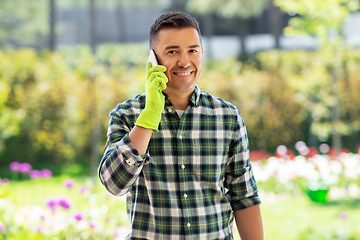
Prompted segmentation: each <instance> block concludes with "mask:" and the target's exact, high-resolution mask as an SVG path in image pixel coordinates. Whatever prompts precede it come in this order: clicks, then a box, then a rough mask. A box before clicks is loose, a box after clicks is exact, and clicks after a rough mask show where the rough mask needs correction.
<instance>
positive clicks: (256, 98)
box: [0, 44, 360, 166]
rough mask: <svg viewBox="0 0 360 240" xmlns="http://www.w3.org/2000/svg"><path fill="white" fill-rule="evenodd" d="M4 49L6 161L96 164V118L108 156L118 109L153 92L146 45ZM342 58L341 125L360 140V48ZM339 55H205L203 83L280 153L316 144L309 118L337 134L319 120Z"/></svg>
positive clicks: (254, 140) (323, 132) (253, 142)
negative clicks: (281, 148) (147, 88)
mask: <svg viewBox="0 0 360 240" xmlns="http://www.w3.org/2000/svg"><path fill="white" fill-rule="evenodd" d="M0 55H1V58H0V61H1V64H0V86H1V88H0V91H2V94H1V98H0V124H2V123H4V124H5V125H4V124H3V125H1V130H0V131H1V138H0V143H1V144H2V145H3V149H2V150H1V152H0V164H2V165H3V164H7V163H9V162H11V161H19V162H22V161H27V162H29V163H31V164H35V165H36V164H39V163H44V162H46V163H50V162H51V163H55V164H64V166H71V164H75V163H82V164H85V165H87V164H89V163H90V154H91V148H92V136H91V134H92V128H93V126H94V124H98V123H101V138H102V139H101V145H100V146H98V151H99V153H101V154H102V151H103V147H104V144H105V141H106V129H107V125H108V114H109V112H110V110H111V109H112V108H114V107H115V106H116V104H117V103H119V102H122V101H124V100H126V99H128V98H132V97H134V96H135V95H136V94H139V93H142V92H143V91H144V78H145V64H144V63H145V62H146V59H147V46H146V45H145V44H141V45H115V44H114V45H102V46H99V48H98V49H97V51H96V56H93V55H92V54H91V51H90V49H89V48H88V47H85V46H80V47H77V48H72V49H63V50H61V51H60V52H55V53H50V52H42V53H36V52H35V51H33V50H30V49H23V50H18V51H14V50H7V51H3V52H0ZM339 58H341V63H342V64H341V69H342V72H343V73H344V74H342V75H341V76H342V78H339V86H340V88H339V89H338V90H339V100H340V103H341V128H339V129H340V130H341V133H342V134H343V135H350V136H355V137H356V136H358V135H357V134H359V130H360V121H359V119H360V116H359V114H360V112H359V111H360V110H359V108H357V107H356V106H358V105H359V104H360V96H359V94H357V93H358V92H359V91H360V81H359V79H360V72H359V71H358V69H359V68H360V51H354V50H353V51H344V52H343V54H342V55H340V56H339ZM329 59H330V58H329V56H328V55H326V53H325V52H323V51H315V52H308V51H269V52H262V53H259V54H258V55H257V58H256V59H255V60H249V61H247V62H240V61H238V60H236V59H234V58H229V59H227V60H221V61H220V60H218V61H215V60H205V61H204V66H203V74H202V80H200V82H199V85H200V88H202V89H203V90H206V91H209V92H210V93H212V94H213V95H215V96H219V97H221V98H223V99H225V100H227V101H230V102H232V103H234V104H235V105H236V106H237V107H238V108H239V110H240V112H241V114H242V116H243V118H244V120H245V123H246V126H247V130H248V135H249V139H250V147H251V149H252V150H255V149H260V148H266V149H268V150H269V151H271V150H273V149H275V148H276V147H277V146H278V145H279V144H284V145H287V146H294V143H295V142H296V141H299V140H304V141H306V139H307V134H308V133H307V131H308V118H309V116H312V118H313V119H314V121H313V123H312V126H311V129H312V131H313V133H314V134H316V135H317V136H318V137H320V138H321V139H322V140H326V138H324V136H325V137H326V136H328V135H329V134H330V133H329V131H328V129H327V128H324V127H323V126H326V124H325V125H324V124H323V125H321V127H319V126H318V125H317V124H318V123H326V122H327V121H328V120H327V118H328V116H329V114H330V110H329V109H330V108H331V106H332V104H333V98H332V97H331V95H329V94H328V92H327V89H328V87H329V82H330V77H329V74H328V72H327V71H326V69H327V67H328V65H327V64H328V61H329ZM4 126H6V127H4ZM3 132H7V134H4V133H3ZM330 144H331V143H330ZM355 144H356V143H355ZM349 147H350V146H349ZM351 147H352V146H351ZM99 160H100V159H99Z"/></svg>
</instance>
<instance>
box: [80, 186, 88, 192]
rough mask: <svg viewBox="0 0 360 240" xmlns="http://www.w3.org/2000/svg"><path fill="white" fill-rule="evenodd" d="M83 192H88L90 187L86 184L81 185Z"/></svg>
mask: <svg viewBox="0 0 360 240" xmlns="http://www.w3.org/2000/svg"><path fill="white" fill-rule="evenodd" d="M79 191H80V192H81V193H86V192H88V191H89V189H88V188H87V187H86V186H85V185H82V186H81V187H80V190H79Z"/></svg>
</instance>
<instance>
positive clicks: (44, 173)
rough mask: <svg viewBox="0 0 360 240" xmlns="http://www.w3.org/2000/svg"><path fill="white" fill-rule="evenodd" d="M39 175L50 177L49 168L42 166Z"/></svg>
mask: <svg viewBox="0 0 360 240" xmlns="http://www.w3.org/2000/svg"><path fill="white" fill-rule="evenodd" d="M41 175H42V176H43V177H44V178H51V177H52V175H53V174H52V172H51V171H50V170H49V169H46V168H44V169H43V170H41Z"/></svg>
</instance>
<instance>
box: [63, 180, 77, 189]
mask: <svg viewBox="0 0 360 240" xmlns="http://www.w3.org/2000/svg"><path fill="white" fill-rule="evenodd" d="M75 184H76V182H75V181H74V180H73V179H70V178H69V179H66V180H64V181H63V185H64V186H65V187H67V188H72V187H74V186H75Z"/></svg>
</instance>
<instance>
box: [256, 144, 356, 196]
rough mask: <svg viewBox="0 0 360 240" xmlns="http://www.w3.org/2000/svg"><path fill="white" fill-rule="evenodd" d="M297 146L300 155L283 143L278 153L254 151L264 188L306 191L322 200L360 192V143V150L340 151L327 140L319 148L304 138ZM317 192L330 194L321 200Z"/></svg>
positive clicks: (291, 191) (261, 183)
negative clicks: (315, 194)
mask: <svg viewBox="0 0 360 240" xmlns="http://www.w3.org/2000/svg"><path fill="white" fill-rule="evenodd" d="M295 148H296V150H297V151H298V153H299V154H297V155H296V154H295V153H294V151H293V150H288V149H287V148H286V147H285V146H283V145H281V146H279V147H278V148H277V151H276V154H275V156H270V155H268V154H267V153H266V152H265V151H260V152H255V153H254V152H252V153H251V155H252V157H253V159H254V158H255V160H253V161H252V165H253V171H254V175H255V178H256V180H257V182H258V184H259V188H260V189H262V190H264V191H266V192H269V191H270V192H274V193H276V194H279V193H298V192H299V191H301V192H306V193H307V194H308V195H309V197H310V198H311V199H312V200H314V201H318V202H326V201H327V200H328V199H332V200H340V199H344V198H349V197H350V198H356V197H359V196H360V188H359V186H360V178H359V176H360V154H359V152H360V150H359V149H360V145H358V146H357V149H358V151H359V152H358V153H351V152H350V151H348V150H346V149H342V150H341V151H340V152H339V153H336V152H335V150H334V148H331V147H329V146H327V145H324V144H323V145H321V146H320V149H319V151H318V150H317V149H316V148H314V147H307V146H306V145H305V143H303V142H298V143H297V144H296V145H295ZM264 156H265V160H262V159H264ZM315 192H317V193H319V194H320V193H322V194H323V193H324V192H325V193H326V194H325V195H327V193H328V196H326V197H325V198H322V199H321V200H320V199H317V198H316V197H314V193H315Z"/></svg>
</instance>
